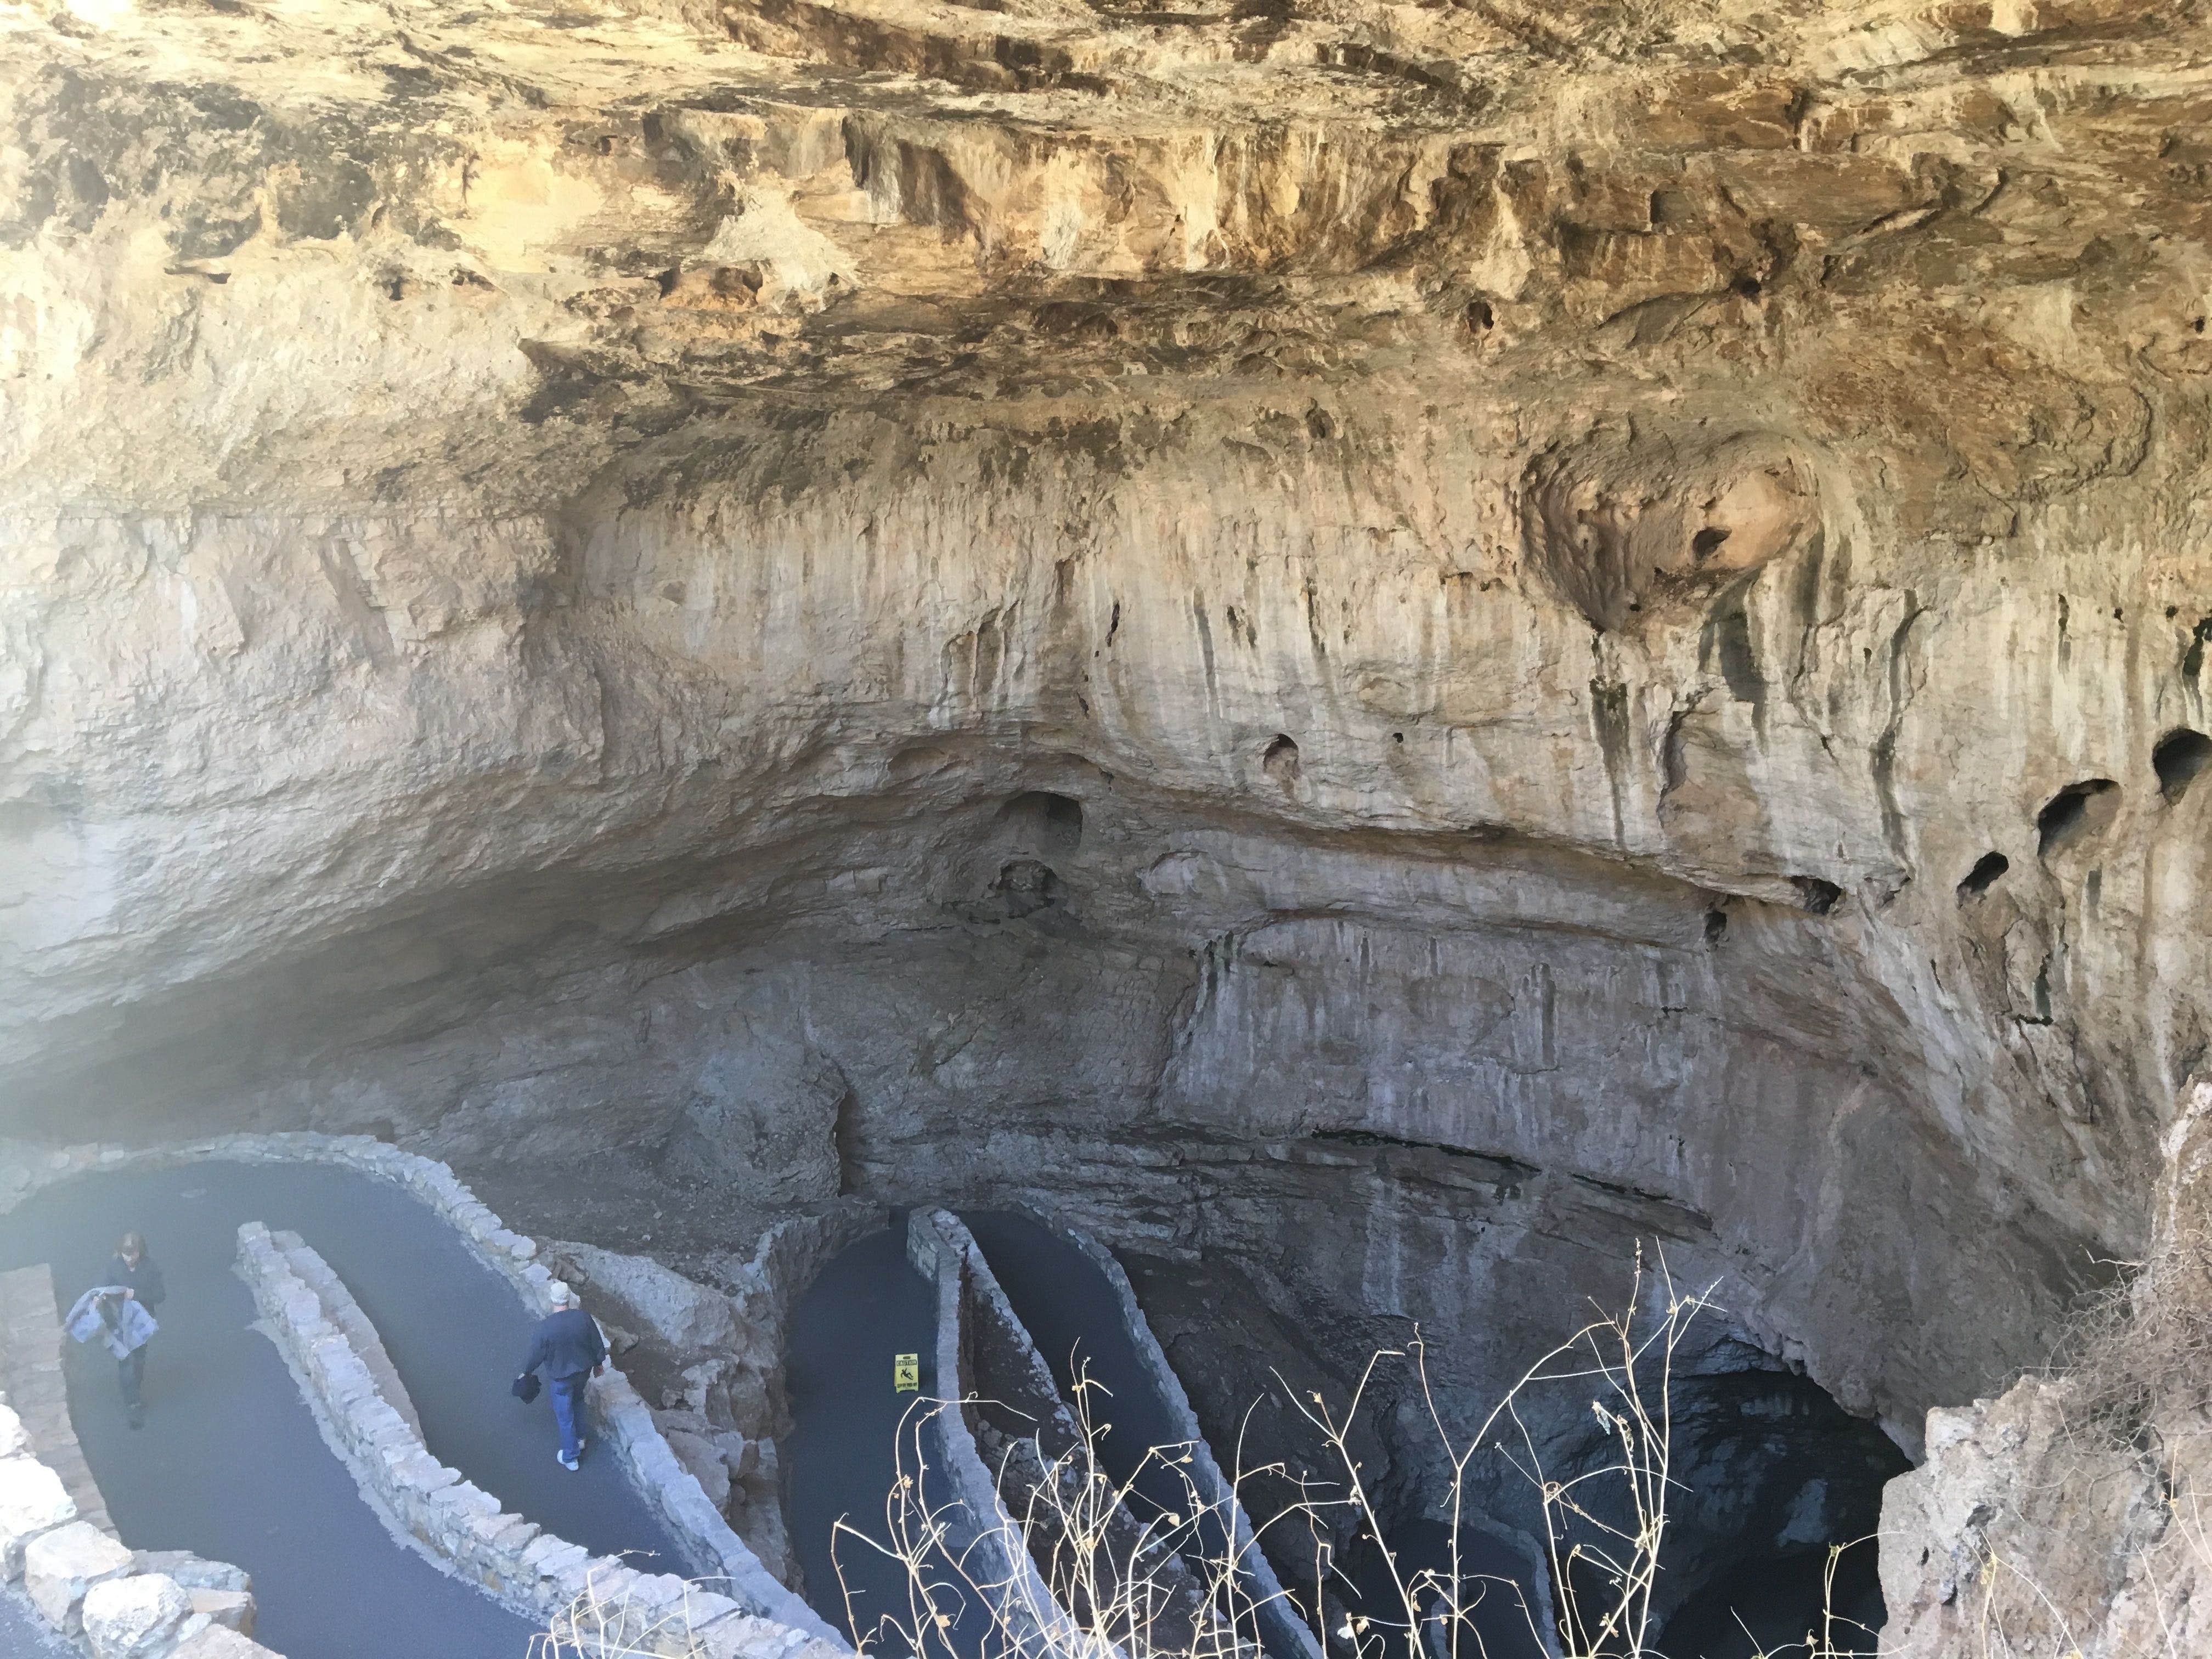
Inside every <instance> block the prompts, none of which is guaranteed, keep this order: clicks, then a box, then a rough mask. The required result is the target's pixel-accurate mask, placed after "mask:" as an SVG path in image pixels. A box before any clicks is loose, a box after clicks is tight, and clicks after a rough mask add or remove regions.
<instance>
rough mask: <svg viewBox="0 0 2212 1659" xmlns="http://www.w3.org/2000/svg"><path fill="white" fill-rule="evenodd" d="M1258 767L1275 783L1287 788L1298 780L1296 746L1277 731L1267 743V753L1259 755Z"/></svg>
mask: <svg viewBox="0 0 2212 1659" xmlns="http://www.w3.org/2000/svg"><path fill="white" fill-rule="evenodd" d="M1260 768H1261V770H1262V771H1264V772H1265V773H1267V775H1268V776H1269V777H1271V778H1273V779H1274V781H1276V782H1277V783H1279V784H1281V785H1282V786H1283V787H1284V788H1285V789H1288V788H1290V787H1291V786H1292V785H1293V784H1295V783H1297V781H1298V746H1297V744H1295V743H1293V742H1292V741H1291V739H1290V738H1289V737H1287V736H1285V735H1284V734H1283V733H1280V732H1278V733H1277V734H1276V737H1275V740H1274V741H1273V743H1271V744H1268V745H1267V753H1265V754H1263V755H1261V757H1260Z"/></svg>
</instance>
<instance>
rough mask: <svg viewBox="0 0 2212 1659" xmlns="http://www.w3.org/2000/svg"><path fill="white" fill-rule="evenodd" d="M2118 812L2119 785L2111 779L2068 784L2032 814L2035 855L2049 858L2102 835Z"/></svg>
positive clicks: (2089, 779) (2086, 779)
mask: <svg viewBox="0 0 2212 1659" xmlns="http://www.w3.org/2000/svg"><path fill="white" fill-rule="evenodd" d="M2119 810H2120V786H2119V785H2118V784H2117V783H2115V782H2113V781H2112V779H2110V778H2085V779H2083V780H2082V781H2081V782H2080V783H2069V784H2068V785H2067V786H2066V787H2064V788H2063V789H2062V790H2060V791H2059V792H2058V793H2057V794H2055V795H2053V796H2052V797H2051V799H2050V800H2049V801H2048V802H2047V803H2045V805H2044V808H2043V810H2042V811H2040V812H2039V813H2037V814H2036V815H2035V836H2036V848H2035V850H2036V854H2037V855H2038V856H2039V857H2041V858H2049V857H2050V856H2051V854H2054V853H2061V852H2063V851H2065V850H2066V848H2069V847H2073V846H2076V845H2078V844H2079V843H2081V842H2083V841H2086V840H2087V839H2088V838H2089V837H2090V836H2094V835H2097V834H2099V833H2100V832H2101V831H2102V830H2103V829H2104V828H2105V827H2106V825H2107V824H2109V823H2112V817H2113V815H2114V814H2115V813H2117V812H2118V811H2119Z"/></svg>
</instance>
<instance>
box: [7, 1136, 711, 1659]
mask: <svg viewBox="0 0 2212 1659" xmlns="http://www.w3.org/2000/svg"><path fill="white" fill-rule="evenodd" d="M243 1221H264V1222H266V1223H267V1224H268V1225H270V1227H272V1228H282V1227H289V1228H291V1229H293V1230H294V1231H297V1232H298V1233H299V1234H300V1235H301V1237H303V1238H305V1239H306V1240H307V1243H310V1244H312V1245H313V1246H314V1247H315V1249H318V1250H319V1251H321V1252H322V1254H323V1255H324V1256H325V1259H327V1260H328V1261H329V1262H330V1264H331V1267H333V1268H334V1269H336V1270H337V1273H338V1274H339V1276H340V1277H341V1278H343V1279H344V1280H345V1281H346V1284H347V1285H348V1287H349V1289H350V1290H351V1291H353V1293H354V1295H355V1297H356V1298H357V1299H358V1300H359V1302H360V1303H361V1305H362V1309H363V1310H365V1311H366V1312H367V1313H368V1316H369V1318H370V1319H372V1320H373V1321H374V1322H375V1324H376V1326H377V1328H378V1331H379V1333H380V1334H381V1335H382V1337H383V1339H384V1342H385V1346H386V1348H387V1349H388V1350H389V1351H390V1352H391V1355H392V1362H393V1364H395V1365H396V1366H397V1367H398V1370H399V1373H400V1376H401V1377H402V1379H403V1380H404V1382H405V1383H406V1385H407V1389H408V1392H409V1393H410V1395H413V1397H414V1400H415V1403H416V1408H417V1410H418V1411H420V1413H422V1426H423V1432H424V1438H425V1439H426V1440H427V1441H428V1444H429V1448H430V1450H431V1451H432V1452H433V1453H434V1454H435V1455H437V1456H438V1457H439V1458H441V1460H443V1461H444V1462H447V1463H450V1464H451V1465H453V1467H454V1468H457V1469H459V1470H460V1471H461V1472H462V1474H465V1475H466V1476H467V1477H468V1478H469V1479H470V1480H474V1481H475V1482H476V1483H477V1485H478V1486H482V1487H483V1489H484V1490H485V1491H486V1492H490V1493H492V1494H493V1495H494V1496H495V1497H496V1498H498V1499H499V1500H500V1502H501V1504H503V1505H504V1506H505V1507H506V1508H507V1509H509V1510H515V1511H517V1512H519V1513H520V1514H522V1515H525V1516H528V1517H529V1518H530V1519H531V1520H532V1521H535V1522H538V1524H539V1525H541V1526H543V1527H544V1528H546V1530H548V1531H549V1532H553V1533H556V1534H559V1535H560V1536H562V1537H563V1538H566V1539H568V1540H570V1541H573V1542H575V1543H579V1544H581V1545H583V1546H584V1547H586V1548H587V1549H589V1550H590V1551H592V1553H594V1554H610V1553H619V1552H622V1551H631V1552H641V1553H651V1554H652V1556H653V1559H652V1560H651V1561H650V1563H647V1561H644V1560H641V1561H640V1563H639V1565H651V1566H652V1567H653V1569H655V1570H657V1571H687V1568H686V1566H685V1564H684V1560H683V1559H682V1557H681V1555H680V1554H679V1553H678V1551H677V1549H676V1547H675V1546H674V1544H673V1542H672V1541H671V1540H670V1539H669V1537H668V1535H667V1533H666V1530H665V1528H664V1527H663V1526H662V1524H661V1523H660V1522H659V1518H658V1516H656V1515H655V1514H654V1513H653V1511H652V1510H651V1509H650V1508H649V1506H648V1505H647V1503H646V1501H645V1499H644V1498H643V1497H642V1496H641V1494H640V1493H639V1492H637V1491H636V1490H635V1488H634V1487H632V1486H630V1484H629V1481H628V1480H627V1479H626V1478H625V1477H624V1475H623V1472H622V1470H621V1468H620V1467H619V1466H618V1464H617V1462H616V1460H615V1459H614V1457H613V1456H612V1455H611V1453H608V1452H606V1451H605V1450H603V1449H601V1448H600V1447H599V1446H597V1445H594V1446H593V1448H592V1451H591V1452H590V1453H589V1454H588V1455H587V1456H586V1462H585V1466H584V1470H583V1472H582V1473H581V1474H568V1472H567V1471H566V1470H563V1469H562V1468H560V1467H559V1466H558V1465H557V1464H556V1462H554V1458H553V1451H554V1437H553V1429H552V1419H551V1416H550V1411H549V1410H548V1407H547V1405H546V1402H545V1401H544V1397H543V1396H541V1397H540V1398H539V1400H538V1402H537V1403H536V1404H535V1405H534V1406H531V1407H524V1406H522V1405H520V1404H519V1403H518V1402H517V1401H515V1400H514V1399H513V1397H512V1396H510V1395H508V1393H507V1384H508V1383H510V1382H511V1381H512V1380H513V1376H514V1373H515V1370H516V1368H517V1367H518V1366H519V1365H520V1364H521V1360H522V1355H523V1353H524V1352H525V1351H526V1348H527V1346H528V1344H529V1337H530V1331H531V1328H532V1319H531V1317H530V1316H529V1314H528V1313H527V1311H526V1310H525V1309H524V1308H523V1306H522V1304H521V1302H520V1299H519V1298H518V1297H516V1295H515V1293H514V1291H513V1287H512V1286H510V1285H508V1284H507V1281H506V1280H505V1279H501V1277H500V1276H499V1275H498V1274H496V1273H494V1272H492V1270H491V1269H490V1268H489V1267H485V1266H484V1265H483V1263H482V1262H480V1261H477V1258H476V1256H475V1255H474V1254H473V1253H472V1252H471V1250H470V1249H468V1248H467V1246H466V1244H465V1243H464V1241H463V1240H462V1238H461V1237H460V1236H459V1234H458V1233H456V1232H455V1231H453V1228H452V1227H451V1226H449V1225H447V1223H446V1222H445V1221H444V1220H443V1219H442V1218H440V1217H439V1216H438V1215H437V1214H436V1212H434V1211H432V1210H431V1209H430V1208H429V1207H428V1206H426V1205H424V1204H422V1203H421V1202H420V1201H419V1200H416V1199H415V1198H414V1197H412V1196H411V1195H410V1194H408V1193H407V1192H406V1191H404V1189H403V1188H399V1187H398V1186H396V1185H394V1184H392V1183H391V1182H386V1181H380V1180H378V1179H377V1178H375V1177H374V1176H367V1175H363V1174H361V1173H359V1172H357V1171H354V1170H341V1169H333V1168H329V1167H326V1166H320V1165H315V1164H271V1165H263V1164H222V1163H203V1164H185V1165H183V1166H180V1167H179V1168H177V1169H173V1170H139V1171H126V1172H122V1173H118V1174H112V1175H93V1176H83V1177H81V1178H79V1179H76V1180H73V1181H70V1182H64V1183H62V1184H60V1185H58V1186H55V1187H52V1188H47V1189H46V1191H45V1192H43V1193H40V1194H38V1195H36V1196H35V1197H33V1198H32V1199H30V1200H27V1201H26V1202H25V1203H24V1204H23V1205H21V1206H20V1207H19V1208H18V1209H17V1210H16V1211H15V1213H14V1214H13V1215H10V1216H8V1217H5V1218H0V1268H4V1267H24V1266H28V1265H30V1264H32V1263H33V1262H39V1261H46V1262H50V1263H51V1264H52V1267H53V1270H54V1281H55V1292H56V1295H57V1297H58V1299H59V1301H60V1302H61V1304H62V1305H63V1306H64V1308H66V1307H67V1305H68V1304H69V1303H70V1302H71V1301H72V1300H74V1299H75V1298H76V1296H77V1295H79V1294H80V1293H81V1292H82V1291H83V1290H84V1289H85V1288H87V1287H88V1285H91V1284H93V1283H94V1282H95V1281H96V1280H97V1279H98V1278H99V1276H100V1273H101V1272H102V1270H103V1269H104V1268H105V1267H106V1261H107V1258H108V1256H109V1255H110V1254H111V1253H112V1247H113V1244H114V1241H115V1238H116V1237H117V1235H118V1234H119V1233H122V1232H124V1231H130V1230H136V1231H140V1232H143V1233H144V1234H145V1235H146V1237H147V1242H148V1245H149V1249H151V1251H152V1253H153V1255H154V1257H155V1260H156V1261H158V1262H160V1264H161V1268H162V1271H163V1273H164V1274H165V1275H166V1277H167V1283H168V1290H169V1300H168V1302H167V1304H165V1305H164V1306H163V1307H162V1308H161V1334H159V1335H157V1336H156V1337H155V1339H154V1344H153V1350H152V1355H151V1358H150V1360H149V1364H148V1366H147V1374H146V1390H147V1415H146V1426H145V1428H144V1429H143V1431H137V1432H133V1431H131V1429H130V1428H129V1427H128V1425H126V1424H125V1420H124V1414H123V1408H122V1403H121V1399H120V1396H119V1395H118V1390H117V1388H116V1383H115V1375H114V1367H113V1364H112V1362H110V1361H108V1360H107V1359H106V1358H105V1356H104V1355H100V1354H94V1353H90V1352H83V1351H78V1352H75V1353H73V1354H72V1356H71V1357H72V1362H73V1363H72V1364H71V1367H70V1409H71V1413H72V1415H73V1417H74V1419H75V1420H76V1429H77V1434H78V1437H79V1439H80V1441H81V1442H82V1445H83V1448H84V1454H85V1457H86V1459H87V1461H88V1462H89V1463H90V1464H91V1466H92V1470H93V1473H94V1475H95V1476H96V1477H97V1478H98V1480H99V1481H100V1490H101V1492H102V1493H103V1494H104V1495H105V1497H106V1500H107V1505H108V1509H109V1511H110V1513H111V1514H112V1516H113V1517H114V1520H115V1524H116V1527H117V1528H118V1531H119V1532H120V1533H121V1534H122V1535H123V1540H124V1541H125V1543H126V1544H129V1545H131V1546H132V1547H135V1548H142V1549H169V1548H179V1549H191V1550H195V1551H197V1552H198V1553H200V1554H202V1555H204V1556H209V1557H211V1558H214V1559H218V1560H225V1561H233V1562H235V1563H237V1564H238V1565H240V1566H242V1567H244V1568H245V1569H246V1571H248V1572H250V1573H252V1575H253V1580H254V1591H255V1595H256V1596H257V1598H258V1601H259V1603H260V1627H259V1632H258V1634H259V1637H260V1639H261V1640H263V1641H264V1642H266V1643H267V1644H269V1645H270V1647H273V1648H275V1649H276V1650H277V1651H279V1652H281V1653H283V1654H285V1655H287V1656H288V1659H430V1656H436V1659H521V1656H522V1655H523V1654H524V1653H525V1652H526V1650H527V1646H528V1638H529V1634H530V1629H531V1626H529V1624H528V1623H527V1622H526V1620H523V1619H521V1618H520V1617H519V1616H518V1615H516V1614H514V1613H509V1612H508V1611H507V1610H506V1609H505V1608H503V1607H501V1606H500V1605H499V1604H498V1603H496V1602H495V1601H492V1600H491V1599H490V1598H489V1597H488V1596H486V1595H483V1593H482V1592H480V1591H477V1590H476V1589H472V1588H471V1587H470V1586H468V1585H465V1584H463V1583H459V1581H458V1580H455V1579H453V1578H450V1577H447V1576H446V1575H445V1574H444V1573H442V1572H441V1571H438V1570H437V1569H436V1568H435V1567H433V1566H432V1565H430V1564H429V1563H428V1561H426V1560H424V1559H422V1557H421V1556H420V1555H418V1554H416V1553H415V1552H413V1551H412V1550H410V1549H407V1548H404V1547H402V1546H400V1545H399V1544H398V1543H397V1542H395V1541H393V1540H392V1537H391V1535H390V1534H389V1533H387V1532H386V1530H385V1528H384V1526H383V1524H382V1523H381V1522H380V1521H379V1520H378V1519H377V1517H376V1516H375V1514H374V1511H372V1510H370V1509H369V1507H368V1504H367V1503H366V1502H364V1501H363V1499H362V1497H361V1494H360V1492H359V1489H358V1488H357V1487H356V1486H355V1484H354V1480H353V1476H352V1474H351V1473H350V1472H349V1470H348V1469H347V1468H345V1466H344V1465H343V1463H341V1462H339V1461H338V1460H337V1457H336V1456H335V1455H333V1454H332V1453H331V1451H330V1449H329V1448H328V1447H327V1446H325V1444H324V1443H323V1439H322V1437H321V1434H320V1433H319V1431H318V1430H317V1428H316V1426H315V1424H314V1420H313V1416H312V1414H311V1413H309V1411H308V1409H307V1405H306V1403H305V1401H302V1400H301V1397H300V1392H299V1389H298V1387H297V1386H296V1385H295V1383H294V1382H293V1379H292V1376H291V1373H290V1372H289V1370H287V1369H286V1368H285V1365H284V1362H283V1358H281V1357H280V1356H279V1355H278V1353H277V1352H276V1348H275V1346H273V1345H272V1344H270V1341H269V1340H267V1339H266V1338H265V1337H264V1336H262V1335H261V1334H259V1333H258V1332H257V1331H253V1330H252V1329H250V1328H249V1326H250V1324H251V1322H252V1320H253V1318H254V1309H253V1303H252V1297H251V1296H249V1295H248V1294H247V1292H246V1286H245V1285H243V1284H242V1283H241V1282H240V1280H239V1279H238V1278H237V1276H236V1275H235V1274H234V1273H232V1271H231V1266H232V1262H233V1261H234V1258H235V1256H236V1254H237V1231H238V1226H239V1224H240V1222H243ZM72 1346H74V1345H72Z"/></svg>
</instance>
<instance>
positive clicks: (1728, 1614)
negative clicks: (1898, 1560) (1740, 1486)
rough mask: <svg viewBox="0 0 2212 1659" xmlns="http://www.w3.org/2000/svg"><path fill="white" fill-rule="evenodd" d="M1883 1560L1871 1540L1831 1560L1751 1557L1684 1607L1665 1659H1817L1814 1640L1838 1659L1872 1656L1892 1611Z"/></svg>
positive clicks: (1796, 1555) (1672, 1626) (1794, 1554)
mask: <svg viewBox="0 0 2212 1659" xmlns="http://www.w3.org/2000/svg"><path fill="white" fill-rule="evenodd" d="M1888 1617H1889V1610H1888V1608H1887V1607H1886V1606H1885V1605H1884V1603H1883V1601H1882V1596H1881V1555H1880V1553H1878V1551H1877V1548H1876V1546H1875V1541H1874V1540H1873V1539H1871V1538H1868V1539H1862V1540H1859V1541H1856V1542H1850V1543H1847V1544H1846V1546H1845V1547H1844V1549H1843V1550H1842V1553H1840V1554H1838V1555H1837V1556H1836V1557H1835V1558H1834V1565H1833V1568H1832V1569H1831V1566H1830V1556H1829V1552H1828V1551H1827V1550H1825V1549H1819V1550H1802V1549H1801V1550H1790V1551H1785V1552H1783V1553H1778V1554H1774V1555H1764V1556H1757V1557H1753V1558H1752V1559H1747V1560H1746V1561H1743V1562H1741V1563H1740V1564H1739V1565H1737V1566H1736V1567H1735V1568H1734V1569H1733V1570H1732V1571H1729V1573H1728V1574H1727V1575H1726V1576H1725V1577H1722V1578H1719V1579H1717V1580H1715V1581H1714V1582H1713V1583H1710V1584H1707V1585H1706V1586H1705V1588H1704V1589H1701V1590H1699V1592H1698V1593H1697V1594H1696V1595H1692V1597H1691V1598H1690V1599H1689V1600H1688V1601H1686V1602H1684V1603H1683V1604H1682V1607H1681V1609H1680V1611H1679V1612H1677V1613H1675V1614H1674V1617H1673V1618H1672V1619H1669V1620H1668V1621H1667V1626H1666V1628H1665V1629H1664V1630H1663V1631H1662V1632H1660V1637H1659V1643H1658V1651H1659V1652H1660V1653H1662V1654H1664V1655H1665V1656H1666V1659H1811V1656H1812V1655H1814V1654H1817V1653H1824V1652H1826V1651H1828V1650H1826V1649H1821V1648H1814V1647H1808V1645H1807V1643H1806V1638H1807V1636H1808V1634H1813V1635H1815V1636H1817V1637H1819V1638H1820V1639H1821V1640H1824V1641H1826V1642H1827V1643H1828V1644H1831V1647H1832V1650H1833V1653H1834V1655H1835V1659H1845V1656H1853V1655H1862V1654H1863V1655H1872V1654H1873V1653H1875V1651H1877V1645H1876V1644H1877V1641H1878V1638H1879V1636H1880V1633H1881V1628H1882V1626H1883V1625H1884V1624H1886V1623H1887V1620H1888Z"/></svg>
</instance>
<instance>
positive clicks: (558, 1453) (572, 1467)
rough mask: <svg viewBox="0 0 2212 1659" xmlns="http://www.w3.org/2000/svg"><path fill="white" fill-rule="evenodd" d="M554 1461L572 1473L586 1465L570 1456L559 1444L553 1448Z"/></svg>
mask: <svg viewBox="0 0 2212 1659" xmlns="http://www.w3.org/2000/svg"><path fill="white" fill-rule="evenodd" d="M553 1461H554V1462H556V1463H558V1464H559V1465H560V1466H561V1467H562V1468H564V1469H566V1470H568V1473H569V1474H575V1472H576V1471H577V1470H578V1469H580V1468H583V1467H584V1466H583V1463H582V1462H581V1461H580V1460H579V1459H577V1458H574V1457H571V1456H569V1455H568V1453H566V1452H564V1451H562V1449H560V1448H559V1447H557V1446H556V1447H555V1448H554V1449H553Z"/></svg>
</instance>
